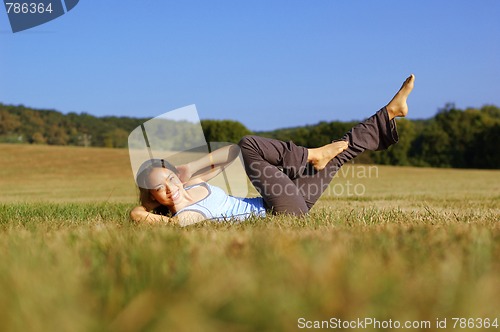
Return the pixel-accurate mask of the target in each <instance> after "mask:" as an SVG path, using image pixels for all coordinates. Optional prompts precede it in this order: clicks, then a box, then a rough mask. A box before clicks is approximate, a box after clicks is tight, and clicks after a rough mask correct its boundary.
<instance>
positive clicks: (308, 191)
mask: <svg viewBox="0 0 500 332" xmlns="http://www.w3.org/2000/svg"><path fill="white" fill-rule="evenodd" d="M398 139H399V138H398V133H397V129H396V121H395V120H394V119H393V120H389V116H388V114H387V110H386V109H385V107H384V108H382V109H381V110H379V111H378V112H377V113H375V114H374V115H373V116H371V117H370V118H368V119H366V120H365V121H363V122H361V123H359V124H357V125H356V126H354V127H353V128H352V129H351V130H350V131H349V132H348V133H346V134H345V135H344V137H342V139H340V140H342V141H347V142H348V143H349V146H348V148H347V150H345V151H343V152H342V153H340V154H338V155H337V156H336V157H335V158H333V159H332V160H331V161H330V162H329V163H328V164H327V166H326V167H325V168H324V169H323V170H321V171H316V170H315V169H314V168H313V167H312V165H310V164H309V163H308V162H307V154H308V152H307V148H305V147H302V146H297V145H295V144H294V143H293V142H291V141H290V142H283V141H279V140H275V139H271V138H264V137H259V136H245V137H243V138H242V139H241V141H240V143H239V146H240V148H241V153H242V155H243V160H244V163H245V170H246V173H247V175H248V177H249V178H250V181H251V182H252V184H253V185H254V186H255V188H256V189H257V190H258V191H259V193H260V195H261V196H262V197H263V198H264V201H265V203H266V205H267V207H268V208H269V209H270V210H272V212H273V213H289V214H295V215H302V214H305V213H307V212H308V211H309V209H310V208H311V207H312V206H313V205H314V203H316V201H317V200H318V199H319V198H320V196H321V194H323V192H324V191H325V190H326V188H327V187H328V185H329V184H330V182H331V180H332V178H333V176H334V175H335V174H336V173H337V171H338V170H339V169H340V167H342V165H343V164H344V163H345V162H347V161H349V160H351V159H353V158H355V157H356V156H357V155H359V154H360V153H361V152H363V151H365V150H372V151H377V150H384V149H387V148H388V147H389V146H390V145H392V144H394V143H397V141H398Z"/></svg>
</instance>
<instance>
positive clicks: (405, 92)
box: [386, 74, 415, 120]
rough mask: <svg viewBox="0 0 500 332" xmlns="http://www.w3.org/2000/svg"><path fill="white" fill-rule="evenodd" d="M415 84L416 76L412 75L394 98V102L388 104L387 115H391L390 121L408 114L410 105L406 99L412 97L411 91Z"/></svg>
mask: <svg viewBox="0 0 500 332" xmlns="http://www.w3.org/2000/svg"><path fill="white" fill-rule="evenodd" d="M414 83H415V75H413V74H411V75H410V76H409V77H408V78H407V79H406V80H405V81H404V83H403V85H402V86H401V89H399V91H398V93H396V95H395V96H394V98H392V100H391V101H390V102H389V104H387V106H386V109H387V114H389V120H392V119H394V118H395V117H397V116H401V117H404V116H406V114H407V113H408V104H406V99H408V96H409V95H410V92H411V90H413V85H414Z"/></svg>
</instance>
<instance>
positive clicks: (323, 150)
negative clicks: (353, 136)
mask: <svg viewBox="0 0 500 332" xmlns="http://www.w3.org/2000/svg"><path fill="white" fill-rule="evenodd" d="M347 146H348V144H347V142H346V141H337V142H332V143H330V144H327V145H324V146H322V147H320V148H315V149H308V152H309V153H308V157H307V161H308V162H310V163H311V164H312V165H313V166H314V168H315V169H316V170H318V171H321V170H322V169H323V168H325V167H326V164H328V162H329V161H330V160H332V159H333V158H335V157H336V156H337V155H338V154H339V153H341V152H342V151H344V150H345V149H347Z"/></svg>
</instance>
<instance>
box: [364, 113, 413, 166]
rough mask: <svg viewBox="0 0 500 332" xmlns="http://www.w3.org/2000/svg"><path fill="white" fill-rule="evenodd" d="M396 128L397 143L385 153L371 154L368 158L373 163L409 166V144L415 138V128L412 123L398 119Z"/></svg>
mask: <svg viewBox="0 0 500 332" xmlns="http://www.w3.org/2000/svg"><path fill="white" fill-rule="evenodd" d="M397 128H398V134H399V142H398V143H397V144H395V145H392V146H391V147H389V149H387V150H385V151H378V152H376V153H371V154H370V156H371V158H372V160H373V161H374V162H375V163H377V164H386V165H401V166H406V165H410V160H409V158H408V156H409V153H410V149H411V144H412V142H413V140H414V139H415V136H416V133H415V128H414V126H413V123H412V122H411V121H409V120H407V119H399V120H398V121H397Z"/></svg>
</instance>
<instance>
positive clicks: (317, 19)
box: [0, 0, 500, 130]
mask: <svg viewBox="0 0 500 332" xmlns="http://www.w3.org/2000/svg"><path fill="white" fill-rule="evenodd" d="M499 17H500V1H496V0H490V1H488V0H480V1H471V0H470V1H460V0H447V1H445V0H435V1H428V0H424V1H412V2H409V1H405V2H401V1H385V0H379V1H368V0H366V1H340V0H317V1H305V0H303V1H293V0H292V1H290V0H288V1H275V0H269V1H263V0H256V1H243V0H241V1H234V0H233V1H229V0H227V1H210V0H205V1H161V0H148V1H139V0H136V1H118V0H114V1H89V0H81V1H80V3H79V4H78V5H77V6H76V7H75V8H74V9H73V10H72V11H70V12H68V13H67V14H65V15H63V16H61V17H60V18H58V19H55V20H53V21H51V22H49V23H46V24H44V25H41V26H39V27H36V28H33V29H30V30H26V31H24V32H19V33H16V34H13V33H12V32H11V30H10V26H9V23H8V18H7V14H6V12H5V10H2V11H1V12H0V77H1V79H0V102H2V103H7V104H24V105H27V106H30V107H35V108H46V109H47V108H48V109H56V110H58V111H61V112H64V113H67V112H78V113H80V112H86V113H90V114H93V115H97V116H104V115H118V116H122V115H123V116H132V117H154V116H157V115H159V114H161V113H164V112H167V111H170V110H173V109H176V108H180V107H183V106H186V105H190V104H196V106H197V108H198V113H199V115H200V117H201V118H203V119H233V120H238V121H240V122H242V123H243V124H244V125H246V126H247V127H248V128H250V129H252V130H268V129H275V128H282V127H290V126H299V125H303V124H314V123H317V122H319V121H332V120H342V121H347V120H361V119H363V118H365V117H367V116H368V115H370V114H371V113H373V112H375V111H376V110H378V109H379V108H380V107H382V106H384V105H385V104H386V103H387V102H388V101H389V100H390V99H391V97H392V95H393V94H394V93H395V92H396V90H397V89H398V88H399V87H400V85H401V82H402V81H403V80H404V79H405V77H406V76H408V75H409V74H410V73H414V74H415V75H416V77H417V80H416V88H415V90H414V93H413V94H412V95H411V97H410V100H409V105H410V116H409V117H410V118H414V119H415V118H428V117H431V116H433V115H434V114H435V113H436V111H437V109H438V108H440V107H443V106H444V105H445V103H447V102H454V103H455V104H456V106H457V107H460V108H466V107H469V106H472V107H480V106H482V105H484V104H495V105H497V106H500V83H499V78H500V19H499Z"/></svg>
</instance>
